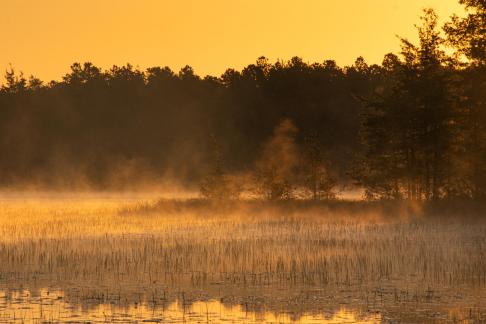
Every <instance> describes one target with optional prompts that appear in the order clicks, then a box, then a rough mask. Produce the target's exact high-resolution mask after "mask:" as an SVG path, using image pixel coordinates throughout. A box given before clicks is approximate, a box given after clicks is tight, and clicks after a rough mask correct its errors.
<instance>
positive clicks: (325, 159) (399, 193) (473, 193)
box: [0, 0, 486, 201]
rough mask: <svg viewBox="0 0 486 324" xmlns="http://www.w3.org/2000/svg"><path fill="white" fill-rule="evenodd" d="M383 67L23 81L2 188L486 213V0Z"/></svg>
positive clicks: (2, 148) (5, 115)
mask: <svg viewBox="0 0 486 324" xmlns="http://www.w3.org/2000/svg"><path fill="white" fill-rule="evenodd" d="M461 3H462V4H463V5H464V7H465V9H466V11H467V14H466V15H465V16H460V17H459V16H453V17H451V18H450V19H449V21H448V22H447V23H446V24H445V25H444V26H439V23H438V17H437V14H436V13H435V12H434V11H433V10H432V9H426V10H424V12H423V15H422V21H421V24H420V25H419V26H417V32H418V40H419V41H418V43H416V44H415V43H413V42H411V41H409V40H407V39H402V38H399V39H398V40H397V41H399V42H400V43H401V52H400V53H389V54H386V55H385V56H384V59H383V62H382V63H381V64H380V65H377V64H367V63H366V61H365V60H364V59H363V58H362V57H359V58H357V59H356V62H355V63H354V64H353V65H351V66H344V67H342V66H339V65H337V63H336V62H335V61H333V60H324V61H322V62H316V63H308V62H305V61H304V60H303V59H301V58H299V57H294V58H292V59H290V60H288V61H277V62H275V63H271V62H270V61H269V60H268V59H267V58H265V57H263V56H262V57H260V58H258V59H257V61H256V63H255V64H251V65H248V66H246V67H245V68H243V69H242V70H241V71H237V70H234V69H228V70H227V71H226V72H225V73H224V74H223V75H221V76H219V77H214V76H205V77H201V76H199V75H197V74H196V73H195V71H194V70H193V69H192V68H191V67H190V66H186V67H184V68H182V69H181V70H180V71H179V72H175V71H172V70H171V69H170V68H169V67H151V68H147V69H146V70H140V69H139V68H137V67H134V66H133V65H130V64H127V65H125V66H113V67H111V68H110V69H108V70H102V69H101V68H99V67H97V66H95V65H93V64H92V63H89V62H87V63H82V64H80V63H74V64H73V65H72V66H71V68H70V71H69V72H68V73H67V74H66V75H64V76H63V77H62V80H60V81H51V82H48V83H46V82H43V81H41V80H39V79H38V78H36V77H34V76H30V77H26V76H24V74H23V73H19V72H17V71H15V69H14V67H10V68H9V69H8V70H7V71H6V74H5V81H4V82H3V84H2V85H1V87H0V185H1V186H2V187H4V188H14V187H15V188H17V187H22V188H51V189H52V188H57V189H63V190H64V189H79V188H90V189H93V188H94V189H100V190H102V189H125V188H132V189H133V188H138V187H140V188H143V187H144V186H146V185H147V184H156V183H158V182H163V181H168V180H170V181H173V182H174V183H178V184H180V185H181V186H184V187H187V188H197V189H198V190H199V189H200V192H201V194H202V195H203V196H204V197H206V198H211V199H232V198H237V197H239V196H241V195H242V194H244V193H245V192H250V193H251V194H252V195H257V196H259V197H262V198H265V199H270V200H281V199H293V198H302V197H304V198H308V199H315V200H328V199H333V198H335V197H336V196H337V195H338V194H339V190H340V188H360V189H362V190H363V192H364V195H365V198H366V199H371V200H374V199H409V200H420V201H433V200H447V199H471V200H484V199H486V2H485V1H484V0H461Z"/></svg>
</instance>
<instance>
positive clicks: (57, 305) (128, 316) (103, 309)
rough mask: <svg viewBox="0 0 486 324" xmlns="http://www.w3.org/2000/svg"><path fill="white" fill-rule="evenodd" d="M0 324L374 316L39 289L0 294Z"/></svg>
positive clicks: (361, 319) (356, 319)
mask: <svg viewBox="0 0 486 324" xmlns="http://www.w3.org/2000/svg"><path fill="white" fill-rule="evenodd" d="M0 321H1V322H2V323H45V322H52V323H56V322H90V323H107V322H109V323H117V322H118V323H126V322H140V323H141V322H143V323H250V324H251V323H262V322H264V323H309V324H312V323H328V324H332V323H361V324H368V323H370V324H371V323H379V322H381V317H380V315H379V314H374V315H367V316H362V315H358V314H356V312H354V311H352V310H350V309H346V308H344V307H343V308H341V309H339V310H338V311H337V312H335V313H325V312H324V313H321V314H319V313H314V314H312V313H303V314H299V315H298V316H296V315H295V314H292V313H288V312H285V311H282V312H280V313H275V312H269V311H265V310H262V311H260V312H251V311H248V310H245V308H244V306H242V305H234V306H228V305H225V304H223V303H222V302H221V301H219V300H206V301H196V302H193V303H191V304H190V305H184V304H183V303H182V302H181V301H180V300H176V301H174V302H172V303H169V304H168V305H157V304H154V303H145V302H144V303H141V304H137V303H133V304H129V305H126V306H124V307H123V306H120V305H117V304H116V303H111V304H91V305H90V304H83V305H75V304H71V303H69V302H67V301H66V300H65V294H64V292H62V291H55V290H54V291H53V290H48V289H41V290H40V291H38V292H37V293H32V292H31V291H29V290H21V291H11V292H6V291H2V292H0Z"/></svg>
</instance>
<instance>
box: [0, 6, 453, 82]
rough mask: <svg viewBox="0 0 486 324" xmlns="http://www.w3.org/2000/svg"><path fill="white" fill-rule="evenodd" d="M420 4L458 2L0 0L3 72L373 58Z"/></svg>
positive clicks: (393, 43)
mask: <svg viewBox="0 0 486 324" xmlns="http://www.w3.org/2000/svg"><path fill="white" fill-rule="evenodd" d="M425 7H433V8H435V9H436V10H437V12H438V13H439V15H440V16H441V18H442V19H444V20H445V18H446V17H448V16H450V15H451V13H452V12H458V13H461V12H462V9H461V7H460V6H459V5H458V0H42V1H41V0H0V12H1V19H0V44H1V45H0V46H1V47H0V69H3V70H4V69H6V68H7V67H8V65H9V63H11V64H12V65H13V66H14V68H16V69H17V70H22V71H24V72H25V74H27V75H30V74H34V75H36V76H37V77H40V78H41V79H43V80H51V79H60V78H61V76H62V75H63V74H65V73H66V72H68V70H69V66H70V65H71V63H73V62H75V61H76V62H84V61H90V62H93V63H94V64H96V65H98V66H101V67H103V68H107V67H109V66H111V65H113V64H117V65H123V64H125V63H127V62H130V63H132V64H134V65H135V66H139V67H140V68H143V69H144V68H146V67H149V66H159V65H160V66H165V65H168V66H170V67H171V68H172V69H174V70H176V71H177V70H179V69H180V68H181V67H182V66H184V65H186V64H189V65H191V66H193V67H194V69H195V70H196V73H198V74H200V75H205V74H213V75H220V74H221V73H222V72H224V70H225V69H226V68H228V67H233V68H237V69H241V68H242V67H243V66H245V65H247V64H249V63H252V62H254V61H255V60H256V58H257V57H258V56H261V55H265V56H266V57H268V58H270V60H271V61H274V60H276V59H289V58H290V57H292V56H296V55H297V56H301V57H302V58H303V59H304V60H305V61H310V62H315V61H318V62H322V61H324V60H325V59H335V60H337V62H338V63H339V64H351V63H352V62H354V60H355V58H356V57H357V56H359V55H362V56H364V57H365V59H366V60H367V61H368V62H372V63H380V62H381V60H382V58H383V55H384V54H385V53H387V52H390V51H397V50H398V41H397V39H396V37H395V35H397V34H399V35H401V36H405V37H410V38H411V39H414V37H415V30H414V27H413V25H414V24H415V23H418V22H419V20H418V16H419V15H420V13H421V9H422V8H425Z"/></svg>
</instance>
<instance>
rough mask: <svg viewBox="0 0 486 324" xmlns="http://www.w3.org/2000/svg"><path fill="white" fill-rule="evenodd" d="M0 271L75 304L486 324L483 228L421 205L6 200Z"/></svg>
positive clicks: (10, 282)
mask: <svg viewBox="0 0 486 324" xmlns="http://www.w3.org/2000/svg"><path fill="white" fill-rule="evenodd" d="M0 264H1V265H2V266H1V268H0V285H1V288H3V289H5V290H6V291H7V292H8V291H10V292H13V291H17V290H18V289H30V290H32V291H36V290H37V291H40V289H45V288H46V287H52V289H54V288H55V289H58V290H62V291H64V293H65V297H64V298H65V300H66V302H70V303H73V304H80V305H85V307H95V306H96V307H97V306H98V305H104V304H110V303H112V304H113V303H114V304H117V305H127V307H128V305H135V304H136V305H142V304H143V305H152V306H153V307H167V305H169V304H170V303H173V302H176V301H177V302H179V303H181V304H182V305H183V307H186V306H190V305H192V304H193V303H195V302H198V301H209V300H214V299H216V300H220V301H221V303H227V305H228V307H230V306H231V307H233V306H235V305H242V307H244V309H246V310H247V311H253V312H261V311H262V310H267V311H272V312H277V313H278V312H282V311H285V312H290V313H292V314H294V315H295V314H297V315H295V316H297V317H298V316H303V315H304V314H306V313H308V312H320V311H322V310H323V309H328V310H329V311H330V312H331V313H332V312H334V313H336V312H339V309H340V307H341V306H342V305H348V306H352V307H353V308H354V309H358V310H359V311H360V312H364V313H366V312H380V314H382V315H383V316H385V317H387V316H388V317H389V318H391V319H393V318H395V319H396V318H402V317H403V316H405V315H406V314H415V313H414V311H413V309H416V308H417V307H418V308H420V307H422V308H424V309H425V310H424V311H423V314H421V313H416V314H417V316H419V317H420V316H424V318H428V319H433V316H434V315H433V314H435V313H438V314H448V315H444V316H446V317H447V318H449V317H450V316H449V315H450V314H449V313H450V312H452V310H453V309H455V310H456V313H454V314H456V315H457V314H459V315H457V317H458V318H461V316H462V317H464V318H466V317H467V316H469V313H471V314H473V313H474V314H475V318H476V319H478V320H483V319H485V318H486V314H484V312H485V308H486V307H485V305H486V303H485V301H484V296H485V294H484V291H485V288H486V274H485V270H486V224H485V223H483V222H482V221H480V220H477V219H476V220H471V221H464V220H461V221H458V220H457V219H456V218H445V219H441V218H438V217H427V216H426V215H424V212H423V208H419V207H418V206H402V205H393V204H390V205H386V204H377V203H373V204H364V203H360V202H352V203H351V202H341V203H339V202H337V203H330V204H312V203H304V202H283V203H266V202H259V201H252V202H232V203H225V204H222V203H216V204H214V203H213V204H211V203H207V202H204V201H201V200H187V201H173V200H160V201H153V200H152V201H150V200H144V201H140V200H130V199H125V198H124V199H118V200H116V199H110V200H106V199H96V200H93V199H79V200H77V199H71V200H70V199H62V200H59V199H41V200H35V199H30V200H27V201H25V200H22V201H18V200H9V201H3V202H2V204H1V206H0ZM7 295H9V293H7ZM90 305H91V306H90ZM451 314H452V313H451ZM456 315H454V316H456ZM407 316H408V315H407ZM471 316H472V315H471ZM412 317H413V316H412ZM417 318H418V317H417Z"/></svg>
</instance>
